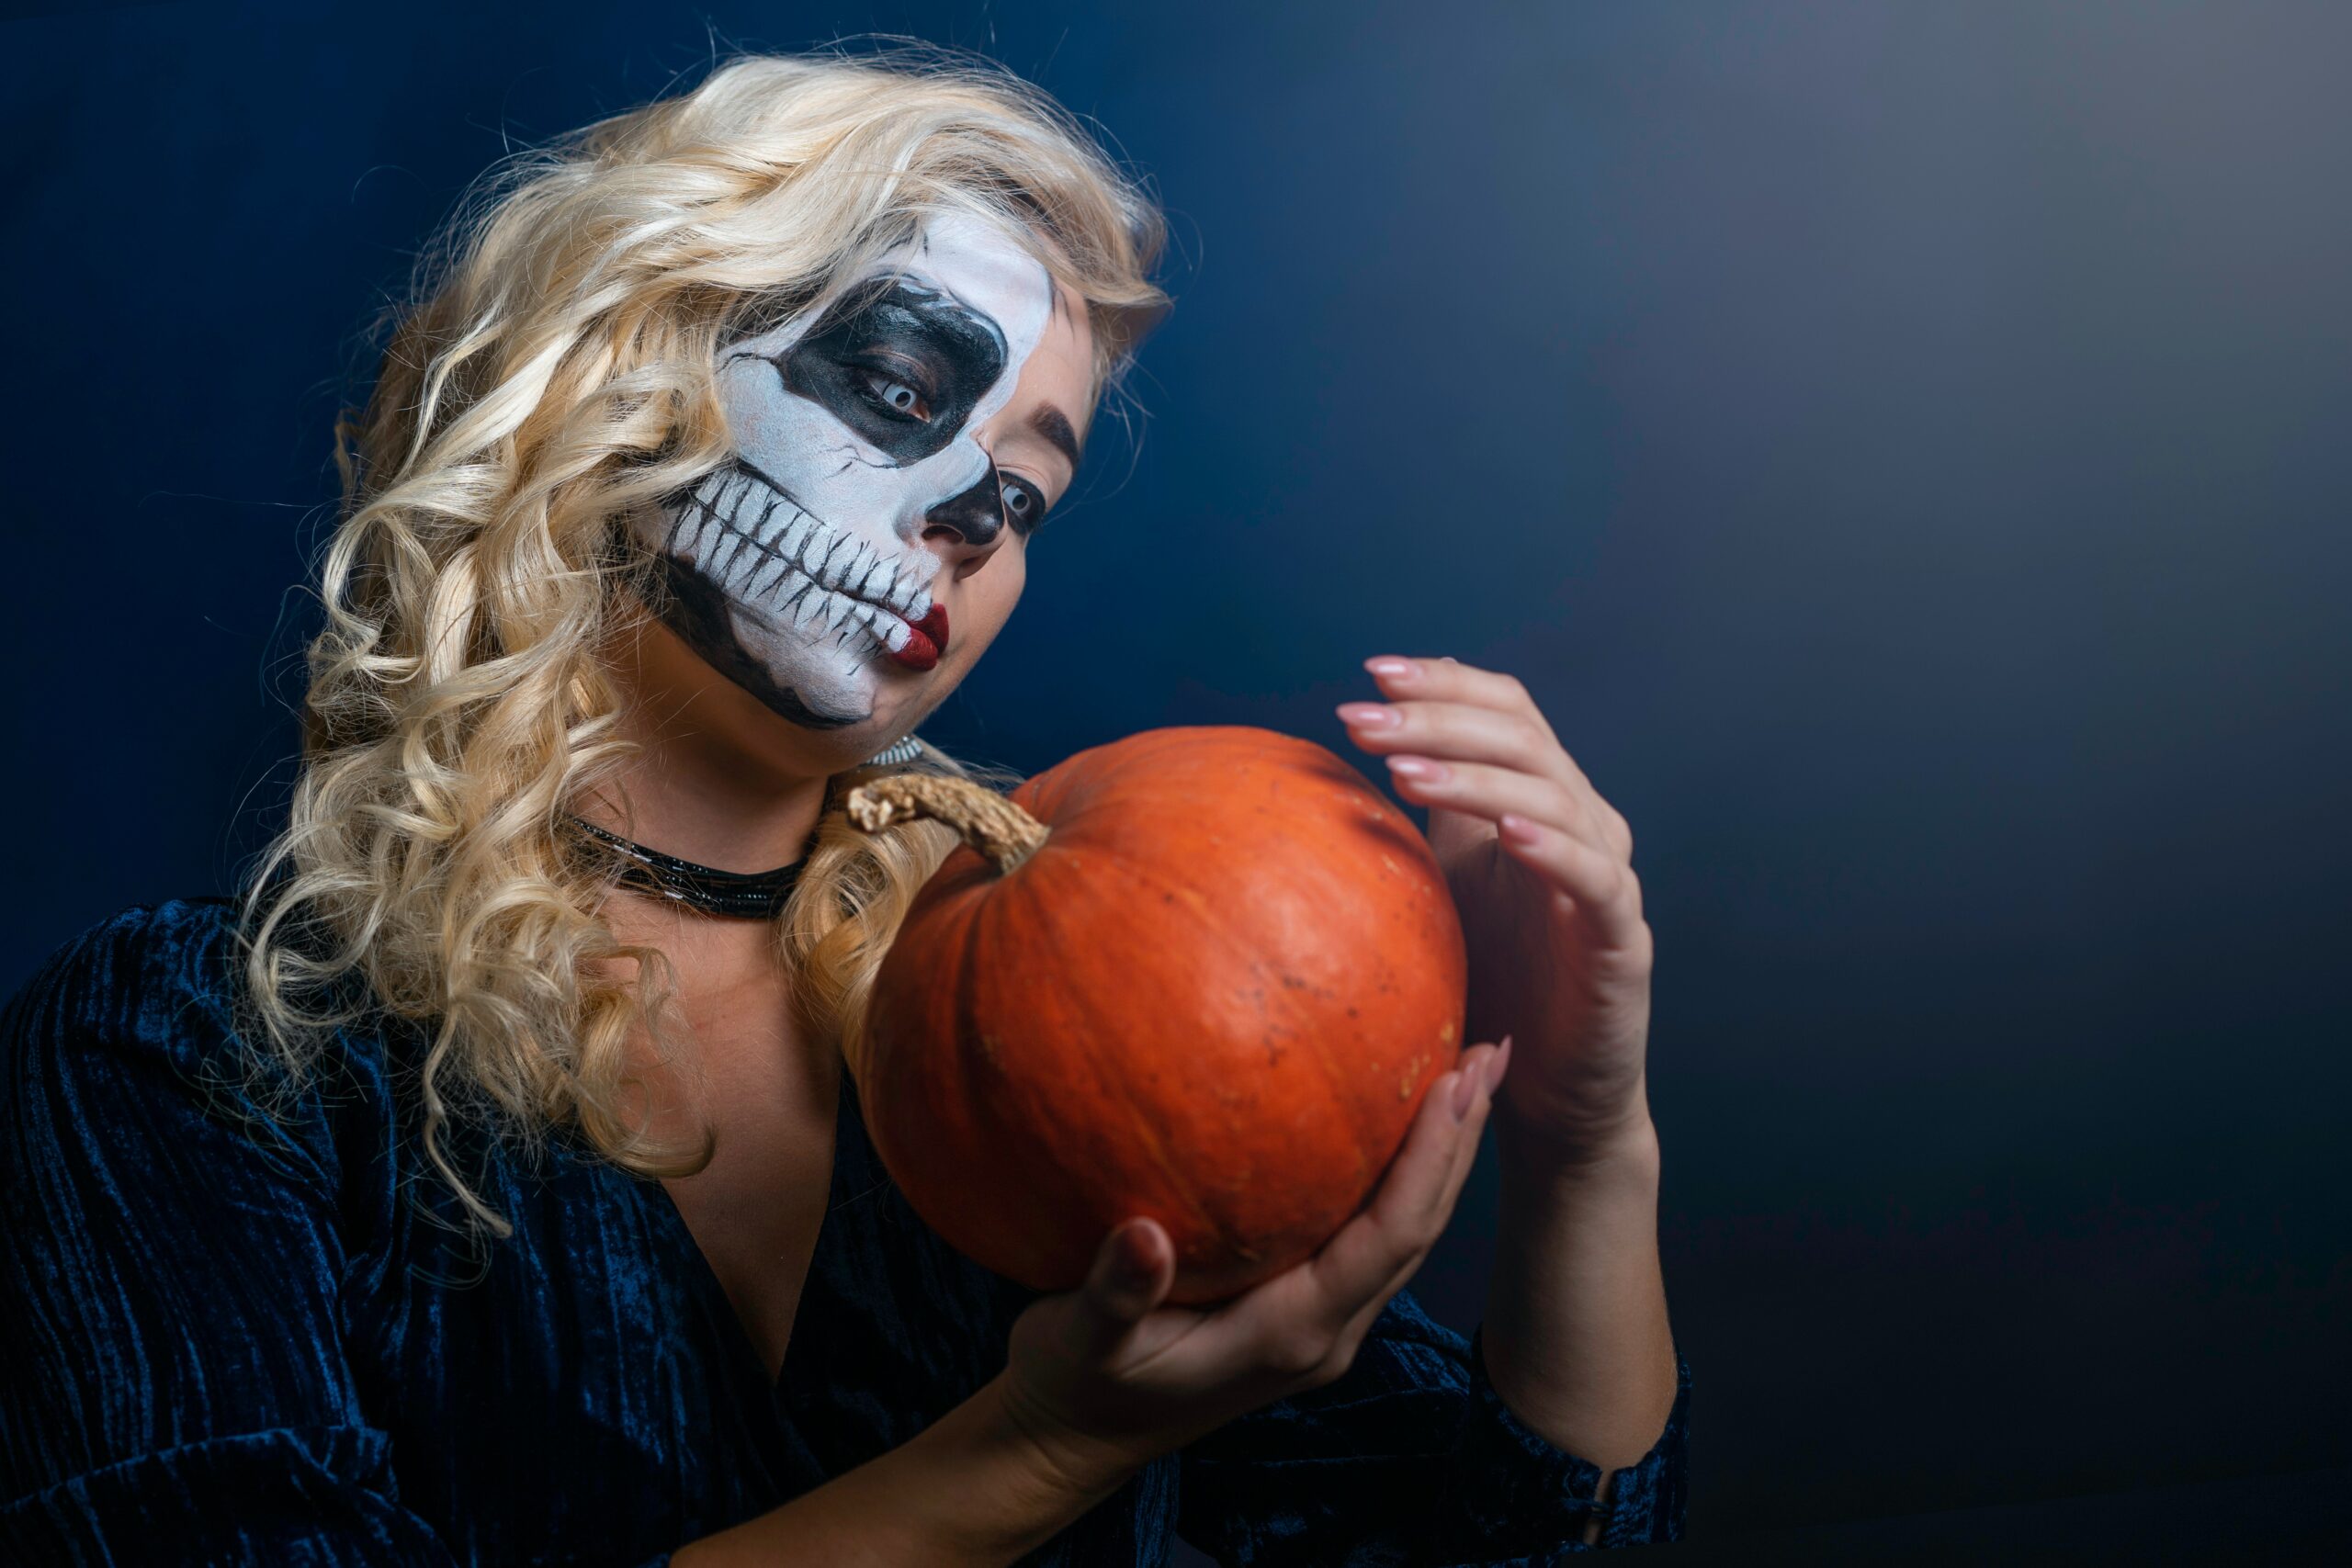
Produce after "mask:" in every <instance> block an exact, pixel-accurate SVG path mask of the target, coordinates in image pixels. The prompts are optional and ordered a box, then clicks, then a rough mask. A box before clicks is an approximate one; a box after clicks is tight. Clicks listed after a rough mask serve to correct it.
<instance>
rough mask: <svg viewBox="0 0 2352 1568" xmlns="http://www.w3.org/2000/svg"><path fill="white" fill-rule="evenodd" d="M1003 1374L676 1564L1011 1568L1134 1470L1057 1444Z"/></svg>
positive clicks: (697, 1544)
mask: <svg viewBox="0 0 2352 1568" xmlns="http://www.w3.org/2000/svg"><path fill="white" fill-rule="evenodd" d="M1003 1391H1004V1379H1003V1377H1002V1376H1001V1375H1000V1376H999V1377H997V1378H996V1379H994V1380H992V1381H991V1382H989V1383H988V1384H987V1385H986V1386H984V1387H983V1388H981V1389H980V1391H979V1392H978V1393H975V1394H974V1395H973V1396H972V1397H971V1398H969V1399H967V1400H966V1401H965V1402H964V1403H963V1404H959V1405H957V1406H956V1408H955V1409H953V1410H951V1411H949V1412H948V1413H947V1414H946V1415H944V1416H941V1417H940V1418H939V1419H938V1420H937V1421H935V1422H933V1424H932V1425H931V1426H930V1427H926V1428H924V1429H923V1431H922V1433H920V1434H919V1435H917V1436H916V1437H915V1438H912V1439H911V1440H910V1441H908V1442H906V1443H903V1444H901V1445H900V1446H899V1447H898V1448H895V1449H892V1450H890V1451H889V1452H888V1453H885V1454H881V1455H879V1456H877V1457H876V1458H875V1459H873V1460H870V1461H867V1462H866V1463H865V1464H862V1465H859V1466H858V1467H857V1468H856V1469H855V1470H852V1471H849V1472H845V1473H843V1474H842V1475H839V1476H836V1477H834V1478H833V1479H832V1480H831V1481H829V1482H827V1483H825V1484H824V1485H822V1486H820V1487H818V1488H817V1489H816V1490H815V1491H813V1492H809V1493H808V1494H806V1495H802V1496H800V1497H797V1498H795V1499H794V1500H793V1501H791V1502H790V1503H787V1504H786V1505H785V1506H783V1507H780V1508H775V1509H772V1510H770V1511H769V1512H767V1513H764V1514H762V1515H761V1516H760V1517H757V1518H754V1519H749V1520H746V1521H745V1522H744V1523H742V1524H741V1525H738V1526H736V1527H735V1528H733V1529H728V1530H722V1531H720V1532H719V1533H718V1534H717V1535H712V1536H706V1537H705V1538H703V1539H702V1540H697V1541H694V1542H692V1543H690V1544H688V1545H686V1546H684V1547H681V1548H679V1550H678V1551H676V1552H675V1553H673V1556H672V1559H671V1560H672V1562H674V1563H675V1564H676V1565H677V1568H729V1565H730V1564H746V1565H748V1564H753V1563H758V1564H762V1565H766V1564H773V1563H779V1562H826V1563H839V1564H842V1565H843V1568H898V1565H899V1564H908V1565H910V1568H914V1565H921V1568H933V1565H934V1564H936V1565H938V1568H1002V1565H1003V1564H1005V1563H1009V1562H1012V1561H1013V1560H1014V1559H1016V1558H1018V1557H1020V1556H1021V1555H1022V1554H1023V1552H1026V1551H1031V1550H1033V1549H1035V1547H1037V1546H1040V1545H1042V1544H1044V1543H1045V1542H1046V1540H1050V1539H1052V1538H1053V1536H1054V1535H1055V1534H1056V1533H1057V1532H1058V1531H1060V1530H1061V1529H1064V1528H1065V1527H1067V1526H1069V1524H1071V1523H1073V1522H1075V1521H1076V1520H1077V1519H1078V1518H1079V1517H1080V1516H1081V1515H1083V1514H1084V1513H1085V1512H1086V1511H1087V1510H1088V1509H1089V1508H1091V1507H1093V1506H1095V1505H1096V1504H1097V1503H1100V1502H1102V1501H1103V1499H1104V1498H1106V1497H1108V1496H1109V1495H1111V1494H1112V1493H1114V1492H1115V1491H1117V1490H1118V1489H1119V1487H1120V1486H1121V1485H1122V1484H1123V1483H1125V1481H1126V1479H1127V1477H1128V1476H1129V1475H1130V1474H1132V1473H1133V1472H1132V1470H1125V1469H1117V1468H1107V1467H1104V1466H1103V1465H1102V1464H1101V1463H1099V1462H1098V1461H1092V1460H1086V1461H1080V1459H1079V1458H1078V1457H1077V1456H1075V1455H1072V1454H1069V1453H1067V1452H1064V1451H1061V1450H1053V1449H1050V1448H1049V1447H1048V1446H1047V1445H1046V1444H1045V1443H1044V1442H1042V1441H1040V1440H1038V1439H1037V1438H1035V1435H1034V1434H1032V1433H1031V1432H1029V1431H1028V1430H1026V1429H1025V1428H1024V1427H1023V1425H1022V1424H1021V1423H1020V1422H1019V1421H1018V1420H1016V1419H1015V1418H1014V1416H1013V1413H1012V1410H1011V1408H1010V1407H1009V1406H1008V1404H1007V1403H1006V1401H1005V1399H1004V1397H1003Z"/></svg>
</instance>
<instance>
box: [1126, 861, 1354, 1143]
mask: <svg viewBox="0 0 2352 1568" xmlns="http://www.w3.org/2000/svg"><path fill="white" fill-rule="evenodd" d="M1096 848H1097V851H1098V852H1099V853H1101V854H1102V856H1103V860H1104V861H1105V862H1106V863H1110V864H1113V865H1115V866H1117V867H1119V869H1120V870H1122V871H1124V872H1125V873H1127V874H1129V875H1131V876H1132V877H1134V878H1135V880H1136V881H1137V882H1138V883H1141V884H1143V885H1144V886H1148V887H1149V888H1151V890H1152V891H1154V892H1156V893H1173V892H1175V891H1176V889H1174V888H1173V887H1171V886H1170V885H1169V884H1168V883H1166V882H1164V881H1162V880H1161V879H1160V878H1159V876H1157V875H1156V874H1153V873H1152V872H1151V871H1149V870H1148V869H1147V868H1145V867H1144V866H1141V865H1139V864H1137V863H1136V862H1134V861H1131V860H1129V859H1127V858H1126V857H1125V855H1122V854H1118V853H1116V852H1114V851H1111V850H1109V849H1107V848H1104V847H1103V846H1099V845H1098V846H1096ZM1169 907H1170V908H1182V909H1183V910H1184V911H1185V918H1186V919H1190V920H1191V921H1192V922H1193V928H1194V929H1195V930H1197V931H1206V932H1208V933H1209V934H1210V935H1211V936H1213V937H1214V938H1215V939H1216V941H1217V942H1219V943H1221V944H1222V945H1223V946H1224V947H1226V948H1227V950H1228V951H1230V952H1233V953H1239V954H1241V956H1242V957H1244V958H1245V959H1252V960H1254V959H1256V958H1258V957H1259V956H1260V954H1257V953H1251V952H1250V949H1249V948H1248V946H1247V945H1245V944H1244V943H1243V942H1241V941H1240V939H1239V938H1238V937H1236V936H1235V935H1234V934H1233V933H1232V932H1230V931H1227V930H1226V929H1225V928H1224V927H1222V926H1219V925H1216V924H1213V923H1211V922H1210V921H1209V920H1208V919H1205V918H1204V917H1203V916H1202V915H1200V914H1199V913H1198V912H1197V911H1196V910H1194V909H1193V907H1192V906H1191V904H1190V903H1188V902H1187V901H1185V900H1184V899H1182V898H1178V899H1176V900H1175V901H1174V902H1173V903H1172V904H1171V905H1170V906H1169ZM1278 993H1279V994H1280V996H1281V997H1282V1005H1283V1009H1284V1010H1288V1011H1289V1012H1290V1013H1291V1024H1292V1028H1293V1030H1294V1031H1295V1032H1296V1033H1297V1035H1298V1036H1299V1038H1301V1039H1303V1040H1306V1041H1308V1042H1309V1043H1310V1050H1311V1053H1312V1055H1313V1056H1314V1059H1315V1060H1316V1061H1317V1063H1318V1064H1320V1065H1321V1066H1322V1068H1323V1080H1324V1083H1325V1085H1326V1086H1327V1087H1328V1088H1329V1090H1330V1093H1331V1098H1332V1100H1334V1101H1335V1102H1336V1103H1337V1104H1338V1105H1339V1107H1340V1114H1341V1115H1342V1116H1343V1117H1344V1118H1345V1119H1346V1122H1347V1125H1348V1130H1349V1131H1350V1132H1351V1134H1354V1135H1353V1136H1352V1137H1351V1138H1350V1140H1349V1143H1350V1145H1351V1147H1352V1148H1353V1150H1354V1151H1355V1158H1356V1179H1357V1180H1359V1181H1361V1180H1362V1179H1364V1177H1365V1176H1366V1175H1368V1174H1369V1173H1368V1172H1367V1171H1366V1169H1365V1159H1364V1145H1365V1138H1366V1129H1365V1127H1364V1124H1363V1120H1362V1118H1360V1117H1359V1116H1357V1115H1356V1114H1355V1110H1354V1107H1355V1104H1356V1100H1355V1095H1354V1093H1353V1092H1352V1090H1351V1089H1350V1087H1349V1085H1348V1082H1347V1079H1346V1077H1345V1075H1344V1074H1343V1073H1342V1072H1341V1070H1340V1065H1339V1064H1338V1063H1337V1062H1336V1061H1334V1060H1333V1059H1332V1057H1331V1052H1330V1047H1329V1044H1328V1043H1327V1042H1325V1040H1324V1039H1323V1036H1322V1035H1321V1034H1320V1033H1319V1032H1317V1031H1315V1030H1312V1029H1307V1028H1305V1027H1302V1025H1303V1024H1304V1022H1305V1020H1303V1019H1301V1018H1300V1017H1299V1016H1298V1012H1297V1004H1296V1003H1295V1002H1294V1001H1292V1000H1291V999H1290V995H1289V990H1288V987H1279V988H1277V987H1269V988H1268V991H1267V995H1268V997H1269V998H1272V997H1273V996H1275V995H1277V994H1278Z"/></svg>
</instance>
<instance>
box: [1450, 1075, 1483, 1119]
mask: <svg viewBox="0 0 2352 1568" xmlns="http://www.w3.org/2000/svg"><path fill="white" fill-rule="evenodd" d="M1477 1102H1478V1075H1477V1074H1476V1073H1468V1072H1464V1071H1463V1070H1462V1069H1461V1068H1459V1067H1456V1068H1455V1069H1454V1070H1453V1119H1454V1120H1455V1121H1456V1122H1467V1121H1469V1120H1470V1108H1471V1107H1472V1106H1473V1105H1476V1103H1477Z"/></svg>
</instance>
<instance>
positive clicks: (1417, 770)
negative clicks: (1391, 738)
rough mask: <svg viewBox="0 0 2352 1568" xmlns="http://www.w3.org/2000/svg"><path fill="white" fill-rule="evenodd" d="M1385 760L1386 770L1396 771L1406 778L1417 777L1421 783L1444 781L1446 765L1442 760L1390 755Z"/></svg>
mask: <svg viewBox="0 0 2352 1568" xmlns="http://www.w3.org/2000/svg"><path fill="white" fill-rule="evenodd" d="M1385 761H1387V763H1388V771H1389V772H1390V773H1398V774H1401V775H1403V776H1404V777H1406V778H1408V779H1419V780H1420V781H1421V783H1423V784H1442V783H1444V782H1445V777H1446V767H1445V764H1444V763H1443V762H1432V761H1430V760H1429V759H1428V758H1427V757H1390V758H1387V759H1385Z"/></svg>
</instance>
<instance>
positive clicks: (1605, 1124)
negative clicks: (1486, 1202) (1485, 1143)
mask: <svg viewBox="0 0 2352 1568" xmlns="http://www.w3.org/2000/svg"><path fill="white" fill-rule="evenodd" d="M1493 1121H1494V1127H1495V1148H1496V1153H1497V1155H1498V1157H1499V1160H1500V1164H1501V1168H1502V1177H1503V1182H1504V1184H1505V1186H1506V1187H1519V1188H1527V1187H1531V1186H1532V1187H1539V1188H1542V1187H1553V1186H1566V1187H1576V1186H1594V1185H1602V1186H1611V1185H1622V1184H1623V1183H1624V1182H1625V1181H1626V1180H1628V1179H1647V1180H1648V1181H1650V1182H1651V1183H1652V1184H1655V1183H1656V1181H1657V1173H1658V1167H1659V1159H1660V1156H1659V1150H1658V1136H1657V1122H1654V1121H1652V1120H1651V1118H1650V1109H1649V1097H1648V1096H1647V1094H1646V1093H1641V1092H1637V1093H1636V1094H1635V1095H1634V1099H1633V1102H1632V1104H1631V1105H1629V1106H1628V1107H1627V1108H1626V1109H1625V1110H1624V1111H1623V1112H1620V1113H1618V1114H1616V1115H1612V1116H1610V1117H1607V1118H1602V1119H1599V1120H1590V1119H1564V1118H1556V1117H1542V1116H1536V1115H1530V1114H1528V1113H1526V1112H1524V1111H1521V1110H1519V1109H1518V1108H1516V1107H1514V1106H1511V1105H1510V1104H1507V1103H1506V1102H1505V1101H1504V1100H1497V1101H1496V1102H1495V1108H1494V1115H1493Z"/></svg>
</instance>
